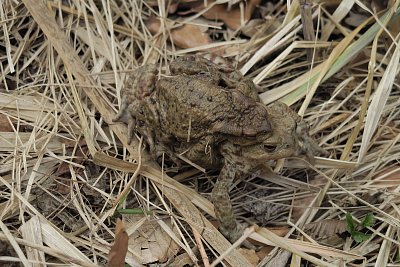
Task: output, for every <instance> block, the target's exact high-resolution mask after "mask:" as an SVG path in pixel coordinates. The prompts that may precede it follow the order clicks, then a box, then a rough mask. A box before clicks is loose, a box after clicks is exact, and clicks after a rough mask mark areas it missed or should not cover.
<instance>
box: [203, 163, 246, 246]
mask: <svg viewBox="0 0 400 267" xmlns="http://www.w3.org/2000/svg"><path fill="white" fill-rule="evenodd" d="M242 175H244V173H243V172H241V171H239V170H238V169H237V168H236V166H234V163H229V162H227V161H225V165H224V167H223V168H222V170H221V172H220V174H219V176H218V180H217V182H216V183H215V185H214V189H213V191H212V194H211V199H212V202H213V204H214V210H215V215H216V217H217V219H218V221H219V223H220V227H219V229H220V231H221V233H222V234H223V235H224V236H225V237H226V238H227V239H228V240H229V241H231V242H235V241H236V240H237V239H239V237H240V236H241V235H242V232H243V228H242V227H241V226H240V225H239V224H238V223H237V222H236V218H235V215H234V214H233V209H232V202H231V199H230V198H229V189H230V187H231V185H232V182H233V180H234V179H235V178H236V177H239V176H242Z"/></svg>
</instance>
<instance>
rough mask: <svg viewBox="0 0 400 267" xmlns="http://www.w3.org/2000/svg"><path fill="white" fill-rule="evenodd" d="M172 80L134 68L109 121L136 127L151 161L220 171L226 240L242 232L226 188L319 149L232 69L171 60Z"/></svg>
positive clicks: (218, 192)
mask: <svg viewBox="0 0 400 267" xmlns="http://www.w3.org/2000/svg"><path fill="white" fill-rule="evenodd" d="M169 69H170V74H169V75H162V76H161V75H160V77H159V71H158V69H157V67H156V66H155V65H152V64H148V65H144V66H142V67H139V68H138V69H137V70H136V71H135V73H134V74H133V75H132V76H131V77H130V78H129V80H128V82H127V84H126V86H125V88H124V89H123V90H122V92H121V97H122V105H121V108H120V111H119V113H118V114H117V116H116V118H115V119H114V121H120V122H124V123H126V124H127V125H128V135H129V139H131V138H132V136H133V133H134V130H135V129H136V130H137V131H138V132H139V133H140V134H141V135H142V136H143V137H144V139H145V141H146V143H147V144H148V146H149V149H150V153H151V155H152V156H153V157H154V158H155V159H158V158H159V157H160V156H161V155H162V154H163V153H166V154H167V155H168V156H169V158H170V159H171V160H172V161H174V162H179V160H178V158H177V157H176V154H180V155H182V156H184V157H186V158H187V159H188V160H190V161H192V162H194V163H196V164H198V165H200V166H202V167H204V168H206V169H214V168H218V169H220V170H221V171H220V173H219V176H218V179H217V182H216V183H215V185H214V188H213V191H212V195H211V198H212V202H213V204H214V209H215V214H216V217H217V219H218V221H219V222H220V227H219V229H220V231H221V232H222V233H223V234H224V236H225V237H227V238H228V239H229V240H230V241H231V242H233V241H235V240H237V239H238V238H239V237H240V235H241V233H242V228H241V226H240V225H239V224H238V223H237V222H236V219H235V216H234V214H233V209H232V204H231V200H230V198H229V190H230V187H231V185H232V183H233V181H234V180H235V179H239V178H240V179H243V178H245V177H246V176H248V175H249V173H250V172H256V171H257V170H260V169H262V168H263V166H266V165H267V164H268V162H269V161H270V160H276V159H281V158H286V157H297V156H306V157H307V158H308V159H309V160H310V161H312V160H313V155H314V154H315V153H319V152H321V151H322V149H321V148H319V146H318V145H317V144H316V143H315V142H314V141H313V140H312V138H311V137H310V136H309V134H308V128H307V125H306V123H305V122H304V121H303V120H302V118H301V117H300V116H299V115H297V114H296V113H295V112H294V111H293V110H291V109H290V108H289V107H288V106H286V105H285V104H283V103H279V102H278V103H274V104H272V105H271V106H269V107H266V106H265V105H263V104H262V103H261V102H260V100H259V98H258V94H257V91H256V89H255V85H254V83H253V82H252V81H251V80H250V79H248V78H245V77H243V75H242V74H241V73H240V72H238V71H236V70H234V69H231V68H229V67H223V66H219V65H216V64H214V63H212V62H211V61H208V60H206V59H204V58H199V57H184V58H182V59H180V60H176V61H172V62H171V63H170V65H169Z"/></svg>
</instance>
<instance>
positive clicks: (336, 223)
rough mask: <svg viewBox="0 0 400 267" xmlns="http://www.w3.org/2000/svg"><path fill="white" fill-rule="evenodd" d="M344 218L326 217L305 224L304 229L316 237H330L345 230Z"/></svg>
mask: <svg viewBox="0 0 400 267" xmlns="http://www.w3.org/2000/svg"><path fill="white" fill-rule="evenodd" d="M346 227H347V223H346V221H345V220H336V219H327V220H322V221H318V222H314V223H309V224H306V225H305V230H306V231H307V232H309V233H310V234H311V235H312V236H314V237H318V238H325V237H331V236H333V235H336V234H341V233H344V232H346Z"/></svg>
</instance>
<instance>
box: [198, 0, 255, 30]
mask: <svg viewBox="0 0 400 267" xmlns="http://www.w3.org/2000/svg"><path fill="white" fill-rule="evenodd" d="M260 2H261V0H248V1H246V2H243V4H244V12H243V21H242V18H241V16H242V14H241V13H242V11H241V10H240V6H239V5H236V6H235V7H233V8H232V9H231V10H227V5H225V4H221V5H215V6H213V7H212V8H210V9H209V10H207V11H206V12H204V13H203V14H202V16H203V17H205V18H207V19H210V20H222V21H223V22H225V24H226V25H227V26H228V27H229V28H231V29H234V30H237V29H238V28H239V27H240V26H242V22H243V25H244V24H245V23H246V22H247V21H249V19H250V18H251V16H252V14H253V11H254V9H255V8H256V6H257V5H259V4H260ZM208 3H209V4H211V3H212V2H211V1H208ZM205 8H206V7H205V6H204V4H201V5H199V6H197V7H194V8H192V10H191V11H193V12H200V11H202V10H204V9H205Z"/></svg>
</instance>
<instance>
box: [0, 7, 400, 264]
mask: <svg viewBox="0 0 400 267" xmlns="http://www.w3.org/2000/svg"><path fill="white" fill-rule="evenodd" d="M44 3H45V4H46V5H44V4H43V2H41V3H38V2H36V1H33V0H24V1H22V2H17V1H11V0H5V1H2V2H1V4H0V18H1V27H0V31H1V34H0V40H1V41H0V51H1V52H0V60H1V63H2V64H1V65H0V68H1V73H2V75H1V81H0V94H1V96H0V124H1V125H0V155H1V157H0V159H1V165H0V187H1V192H2V194H1V197H0V211H1V212H0V214H1V223H0V229H1V232H0V244H1V246H0V250H1V253H0V254H1V255H2V256H1V257H0V261H1V262H2V263H4V264H8V266H17V265H23V266H31V265H35V266H39V265H37V264H43V265H50V264H75V265H79V266H99V265H100V266H105V265H107V264H109V265H110V266H112V265H114V264H113V262H114V261H116V262H117V264H116V265H114V266H123V265H124V264H125V263H127V264H129V265H131V266H143V265H145V264H159V265H160V266H162V265H165V266H181V265H182V264H188V265H191V266H213V261H214V260H215V259H217V258H218V257H219V256H220V255H223V257H222V259H221V260H222V262H223V263H224V264H229V265H230V266H272V265H273V264H275V265H274V266H277V265H276V264H279V266H286V265H287V264H291V265H293V266H300V265H303V264H306V262H308V263H307V264H311V265H313V264H314V265H319V266H345V265H346V264H353V265H354V264H361V265H371V266H372V265H374V266H385V265H389V264H392V265H393V264H398V261H399V256H398V255H399V253H398V246H399V244H400V243H399V242H398V231H396V230H395V229H397V227H399V226H400V221H399V216H398V213H399V209H398V207H397V205H398V201H397V195H398V190H399V188H400V187H399V183H398V180H399V179H398V178H399V174H398V172H399V170H400V166H399V163H398V158H399V157H400V155H399V154H400V145H399V138H400V135H399V134H400V131H399V124H400V120H399V116H400V115H399V113H400V109H399V105H400V101H399V100H398V99H399V98H398V96H399V80H398V77H399V71H400V68H399V55H400V52H399V39H400V36H399V32H400V9H399V1H394V0H388V1H374V0H373V1H353V0H345V1H310V0H309V1H286V2H284V1H260V0H255V1H241V0H231V1H204V0H201V1H194V0H186V1H183V0H181V1H142V0H139V1H125V0H121V1H109V2H107V1H94V0H90V1H78V0H74V1H45V2H44ZM304 3H306V4H307V5H308V6H307V7H306V8H308V9H305V6H304ZM301 10H306V12H303V16H304V14H306V16H308V17H307V18H306V20H305V21H307V23H308V25H307V27H306V29H305V30H307V31H308V32H307V34H308V37H307V38H304V35H303V32H304V29H303V26H304V25H303V24H302V18H301V14H300V13H301ZM310 16H311V18H310ZM303 21H304V20H303ZM310 23H311V24H310ZM312 24H313V25H312ZM310 26H313V27H310ZM310 29H313V30H312V31H311V32H310ZM312 33H314V37H315V38H311V35H310V34H312ZM310 51H311V52H312V57H311V60H310ZM187 53H196V54H199V55H202V56H206V57H209V58H212V59H216V58H218V57H219V58H220V59H218V60H222V61H227V62H231V63H232V64H233V66H235V67H236V68H237V69H239V70H241V71H242V72H243V73H245V74H246V75H248V76H249V77H252V78H253V79H254V81H255V83H256V84H257V89H258V90H259V92H260V97H261V99H262V100H263V102H264V103H265V104H269V103H272V102H274V101H278V100H280V101H284V102H286V103H288V104H290V105H291V107H292V108H293V109H294V110H296V111H299V112H300V114H302V115H303V116H304V118H305V120H306V121H307V122H308V123H309V125H310V129H311V132H312V134H313V135H314V137H315V138H316V139H317V140H320V143H321V146H322V147H323V148H324V149H326V150H328V151H329V152H330V156H329V159H327V158H317V159H316V167H314V168H312V167H311V166H309V165H308V164H305V163H304V162H302V161H298V160H297V161H295V160H293V159H289V160H285V161H278V162H277V163H272V164H273V167H274V170H275V171H277V172H279V176H277V177H275V178H274V177H273V176H270V179H268V177H261V178H260V177H256V176H255V177H254V178H252V179H249V180H247V181H243V182H240V183H237V184H235V187H234V188H233V189H232V191H231V193H230V194H231V196H232V199H233V201H234V208H235V213H236V214H238V218H239V220H240V221H242V222H244V221H245V222H247V223H248V224H253V223H255V224H258V225H259V226H261V227H260V228H257V229H255V232H249V233H248V234H249V235H250V237H251V238H253V239H254V240H257V241H258V243H255V244H257V245H258V246H259V247H260V248H261V249H260V252H261V251H264V253H253V252H251V251H248V250H246V249H238V248H237V246H231V245H230V244H229V243H228V242H227V241H226V240H225V239H224V238H223V237H222V236H221V235H220V234H219V232H218V231H217V229H216V228H215V226H214V225H213V224H212V223H214V224H215V221H214V219H213V216H214V213H213V208H212V204H211V203H210V201H209V194H210V192H211V189H212V186H213V182H214V181H215V180H214V179H213V178H214V177H215V176H216V175H217V173H216V172H212V171H210V172H206V173H203V172H201V171H198V170H197V169H196V168H194V167H192V166H191V165H190V164H186V165H184V167H183V168H182V169H179V170H177V169H176V168H175V169H174V168H170V166H169V165H168V162H166V163H165V165H164V166H163V170H164V172H161V171H160V168H159V166H158V165H157V164H154V162H152V161H151V159H149V156H148V154H147V152H146V150H142V149H140V148H139V144H140V142H139V140H134V141H133V142H132V144H130V145H129V144H128V143H127V138H126V128H125V126H124V125H116V124H114V123H112V118H113V116H114V115H115V112H116V111H117V110H118V109H119V108H118V106H119V103H120V96H119V91H120V89H121V88H122V87H123V86H124V82H125V81H126V78H127V76H129V74H130V73H132V71H133V70H134V69H135V68H137V67H138V66H140V65H142V64H146V63H160V66H165V64H166V62H168V61H169V60H172V59H174V58H175V57H177V56H182V55H184V54H187ZM210 53H213V54H214V55H213V56H211V57H210ZM216 55H217V56H216ZM141 161H142V162H143V163H142V162H141ZM135 172H136V173H135ZM170 177H177V178H178V177H179V182H177V181H175V180H173V179H171V178H170ZM291 179H295V180H297V182H294V181H293V180H291ZM305 185H308V187H307V186H305ZM126 192H128V194H126ZM254 196H257V197H256V199H255V198H254ZM117 200H118V201H117ZM116 201H117V203H118V205H115V203H116ZM256 203H259V204H256ZM122 208H123V209H124V210H131V211H132V212H139V213H141V215H135V216H136V217H137V216H139V217H138V218H140V219H139V220H134V221H132V220H129V217H130V216H132V215H123V214H122V215H121V214H119V212H120V211H121V210H122ZM263 209H264V210H263ZM252 210H253V211H254V210H257V214H263V216H262V219H260V217H259V216H258V215H257V214H253V213H252ZM346 214H350V215H351V216H352V218H353V220H354V221H355V222H357V223H362V221H363V220H364V218H366V216H367V215H368V214H373V217H374V218H375V221H374V223H373V224H372V225H368V227H365V228H363V229H358V230H357V235H358V236H361V235H362V237H365V238H361V239H362V240H361V239H360V240H361V241H362V242H356V240H354V239H353V238H352V237H351V236H349V235H347V236H342V235H340V236H338V235H337V234H338V233H339V234H340V233H342V232H343V229H345V228H346V227H348V223H346ZM118 215H120V216H122V217H123V220H124V224H125V228H124V229H125V230H122V233H124V231H127V232H128V233H129V243H128V245H126V242H125V240H126V236H124V234H122V236H124V237H122V240H123V241H120V240H121V222H120V221H118V220H117V219H116V218H117V216H118ZM368 216H369V215H368ZM210 221H211V223H210ZM141 227H144V228H141ZM115 229H117V230H115ZM144 229H147V230H144ZM272 229H273V230H274V231H273V232H271V231H270V230H272ZM278 232H279V234H278V235H277V234H276V233H278ZM114 233H115V234H114ZM358 233H359V234H358ZM367 237H368V238H367ZM150 243H151V244H150ZM113 244H115V245H114V246H113ZM155 245H156V246H155ZM117 246H118V247H120V248H118V249H117V252H116V249H115V247H117ZM124 250H127V254H126V256H125V255H124V253H122V251H124ZM115 255H116V256H115ZM246 255H248V256H246ZM268 264H269V265H268Z"/></svg>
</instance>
